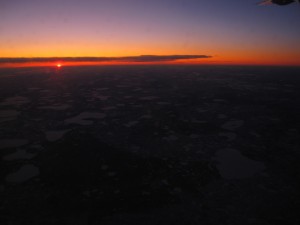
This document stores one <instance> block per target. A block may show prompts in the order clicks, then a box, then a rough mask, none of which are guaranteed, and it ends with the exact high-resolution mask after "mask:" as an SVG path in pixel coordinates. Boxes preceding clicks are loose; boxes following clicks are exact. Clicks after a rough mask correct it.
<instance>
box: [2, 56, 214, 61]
mask: <svg viewBox="0 0 300 225" xmlns="http://www.w3.org/2000/svg"><path fill="white" fill-rule="evenodd" d="M204 58H211V56H208V55H140V56H124V57H47V58H0V63H28V62H52V61H53V62H56V61H65V62H113V61H116V62H170V61H177V60H184V59H186V60H188V59H204Z"/></svg>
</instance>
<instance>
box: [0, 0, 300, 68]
mask: <svg viewBox="0 0 300 225" xmlns="http://www.w3.org/2000/svg"><path fill="white" fill-rule="evenodd" d="M257 2H259V0H226V1H224V0H207V1H204V0H152V1H144V0H51V1H47V0H1V1H0V57H2V58H7V57H9V58H11V57H83V56H92V57H121V56H122V57H126V56H139V55H164V56H167V55H207V56H212V57H211V58H199V59H194V61H195V62H198V61H199V62H204V63H216V64H273V65H300V4H296V3H295V4H291V5H288V6H277V5H269V6H258V5H257V4H256V3H257Z"/></svg>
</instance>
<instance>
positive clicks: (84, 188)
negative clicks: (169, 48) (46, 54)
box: [0, 66, 300, 225]
mask: <svg viewBox="0 0 300 225" xmlns="http://www.w3.org/2000/svg"><path fill="white" fill-rule="evenodd" d="M299 74H300V68H296V67H295V68H289V67H241V66H240V67H238V66H236V67H232V66H111V67H109V66H99V67H62V68H15V69H3V68H2V69H0V223H1V225H6V224H9V225H27V224H28V225H41V224H43V225H50V224H53V225H54V224H64V225H66V224H72V225H76V224H80V225H96V224H101V225H102V224H103V225H116V224H118V225H119V224H120V225H121V224H123V225H143V224H146V225H148V224H149V225H162V224H164V225H171V224H172V225H177V224H184V225H196V224H197V225H198V224H209V225H210V224H211V225H219V224H220V225H221V224H222V225H223V224H224V225H227V224H230V225H241V224H260V225H267V224H269V225H274V224H280V225H281V224H285V225H296V224H300V220H299V214H298V211H297V206H299V205H300V198H299V190H300V187H299V186H300V185H299V179H300V174H299V173H300V166H299V165H300V164H299V161H300V155H299V150H300V76H299Z"/></svg>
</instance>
